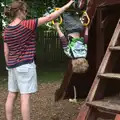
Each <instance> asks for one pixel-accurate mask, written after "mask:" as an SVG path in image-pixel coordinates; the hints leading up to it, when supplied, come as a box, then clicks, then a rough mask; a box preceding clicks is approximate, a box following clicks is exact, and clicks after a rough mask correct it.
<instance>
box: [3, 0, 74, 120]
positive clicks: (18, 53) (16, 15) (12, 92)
mask: <svg viewBox="0 0 120 120" xmlns="http://www.w3.org/2000/svg"><path fill="white" fill-rule="evenodd" d="M73 2H74V1H73V0H70V1H69V2H68V3H67V4H66V5H64V6H63V7H61V8H60V9H59V10H57V11H55V12H53V13H51V14H50V15H48V16H46V17H40V18H38V19H31V20H25V19H26V15H27V4H26V3H25V2H24V1H21V0H20V1H19V0H15V1H13V2H12V3H11V4H10V5H9V6H8V7H7V8H5V15H6V16H7V17H8V18H9V19H10V21H11V23H10V24H9V25H8V26H7V27H6V28H5V29H4V32H3V38H4V55H5V60H6V65H7V68H8V91H9V92H8V97H7V101H6V104H5V110H6V119H7V120H12V119H13V105H14V102H15V100H16V98H17V94H18V92H20V95H21V112H22V118H23V120H30V95H31V93H35V92H36V91H37V77H36V65H35V63H34V56H35V52H36V49H35V46H36V42H35V38H36V36H35V31H36V28H37V27H39V26H40V25H42V24H45V23H46V22H49V21H51V20H53V19H56V18H57V17H58V16H59V15H60V14H61V13H63V12H64V11H65V10H66V9H67V8H69V7H70V5H71V4H72V3H73Z"/></svg>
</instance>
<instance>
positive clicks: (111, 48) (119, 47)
mask: <svg viewBox="0 0 120 120" xmlns="http://www.w3.org/2000/svg"><path fill="white" fill-rule="evenodd" d="M110 50H116V51H119V50H120V46H115V47H110Z"/></svg>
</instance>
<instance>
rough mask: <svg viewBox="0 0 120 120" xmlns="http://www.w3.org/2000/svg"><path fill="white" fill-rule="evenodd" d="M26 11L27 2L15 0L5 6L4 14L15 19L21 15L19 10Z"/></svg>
mask: <svg viewBox="0 0 120 120" xmlns="http://www.w3.org/2000/svg"><path fill="white" fill-rule="evenodd" d="M19 10H20V11H21V12H24V11H26V10H27V4H26V3H25V2H24V1H23V0H14V1H13V2H12V3H10V4H9V5H8V6H6V7H5V8H4V14H5V16H7V17H8V18H9V19H10V20H13V19H14V18H15V17H16V16H18V15H19V13H18V11H19Z"/></svg>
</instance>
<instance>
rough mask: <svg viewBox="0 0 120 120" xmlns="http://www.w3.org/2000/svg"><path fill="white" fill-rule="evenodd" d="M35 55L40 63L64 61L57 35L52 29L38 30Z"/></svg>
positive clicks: (64, 57)
mask: <svg viewBox="0 0 120 120" xmlns="http://www.w3.org/2000/svg"><path fill="white" fill-rule="evenodd" d="M36 56H37V60H38V61H40V62H41V63H48V62H53V63H54V62H63V61H66V56H65V55H64V53H63V50H62V47H61V44H60V41H59V38H58V35H57V33H56V32H55V31H54V30H53V31H48V30H41V29H40V30H39V31H38V39H37V53H36Z"/></svg>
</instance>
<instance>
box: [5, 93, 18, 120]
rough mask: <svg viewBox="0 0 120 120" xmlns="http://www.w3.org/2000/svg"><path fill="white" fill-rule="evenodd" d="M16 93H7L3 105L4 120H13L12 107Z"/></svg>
mask: <svg viewBox="0 0 120 120" xmlns="http://www.w3.org/2000/svg"><path fill="white" fill-rule="evenodd" d="M17 94H18V93H17V92H9V93H8V96H7V100H6V104H5V111H6V119H7V120H13V106H14V102H15V100H16V98H17Z"/></svg>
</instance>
